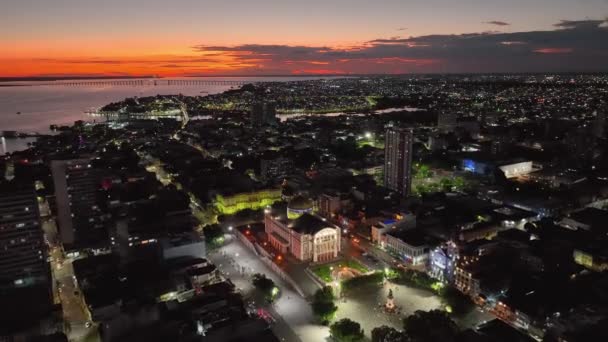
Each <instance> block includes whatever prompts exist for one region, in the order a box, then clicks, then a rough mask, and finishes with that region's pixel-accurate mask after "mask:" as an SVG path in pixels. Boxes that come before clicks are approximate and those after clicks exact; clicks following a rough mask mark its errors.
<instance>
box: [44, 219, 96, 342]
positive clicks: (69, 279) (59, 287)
mask: <svg viewBox="0 0 608 342" xmlns="http://www.w3.org/2000/svg"><path fill="white" fill-rule="evenodd" d="M42 229H43V231H44V234H45V240H46V241H47V243H48V244H49V258H50V260H51V262H50V266H51V273H52V277H53V295H54V299H55V302H57V303H59V302H60V303H61V306H62V309H63V317H64V320H65V322H66V324H65V327H66V328H65V330H66V331H65V332H66V335H67V336H68V339H69V340H70V341H79V342H80V341H86V342H95V341H99V340H100V339H99V334H98V332H97V327H96V326H95V325H90V323H89V317H88V315H87V313H86V311H85V309H84V303H83V302H82V297H81V296H79V293H80V290H79V288H78V286H77V285H76V284H75V280H74V279H75V278H74V269H73V267H72V262H71V260H70V259H65V258H64V256H63V250H62V249H61V244H60V243H59V242H58V236H57V225H56V223H55V220H54V219H52V218H46V219H44V220H43V222H42ZM88 323H89V324H88Z"/></svg>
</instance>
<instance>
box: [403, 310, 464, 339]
mask: <svg viewBox="0 0 608 342" xmlns="http://www.w3.org/2000/svg"><path fill="white" fill-rule="evenodd" d="M403 328H404V329H405V333H406V334H407V335H408V336H409V337H410V338H411V339H412V340H414V341H416V342H435V341H442V342H453V341H455V340H456V336H457V335H458V332H459V331H458V326H457V325H456V323H455V322H454V321H452V320H451V319H450V317H449V316H448V314H447V313H446V312H445V311H442V310H431V311H421V310H418V311H416V312H415V313H414V314H413V315H410V316H408V317H406V318H405V319H404V320H403Z"/></svg>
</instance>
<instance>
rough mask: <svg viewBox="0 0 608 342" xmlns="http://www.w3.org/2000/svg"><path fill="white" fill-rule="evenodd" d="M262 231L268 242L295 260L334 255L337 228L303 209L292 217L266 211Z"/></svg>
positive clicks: (320, 259)
mask: <svg viewBox="0 0 608 342" xmlns="http://www.w3.org/2000/svg"><path fill="white" fill-rule="evenodd" d="M264 224H265V231H266V234H267V235H268V241H269V242H270V244H271V245H272V246H273V247H274V248H276V249H277V250H279V251H281V252H282V253H290V254H291V255H293V256H294V257H296V258H297V259H298V260H302V261H312V262H325V261H330V260H333V259H335V258H337V257H338V253H339V252H340V229H339V228H338V227H336V226H334V225H332V224H330V223H328V222H326V221H325V220H324V219H322V218H320V217H318V216H314V215H311V214H309V213H305V214H303V215H301V216H299V217H298V218H296V219H295V220H290V219H285V218H282V217H279V216H272V214H267V215H266V217H265V219H264Z"/></svg>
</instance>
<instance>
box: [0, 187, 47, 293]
mask: <svg viewBox="0 0 608 342" xmlns="http://www.w3.org/2000/svg"><path fill="white" fill-rule="evenodd" d="M49 278H50V273H49V266H48V263H47V261H46V247H45V244H44V238H43V232H42V228H41V224H40V214H39V211H38V201H37V198H36V192H35V190H34V185H33V184H22V183H17V182H4V181H3V182H0V288H1V287H4V288H6V287H9V288H11V287H15V288H19V287H28V286H33V285H38V284H45V283H47V282H48V281H49Z"/></svg>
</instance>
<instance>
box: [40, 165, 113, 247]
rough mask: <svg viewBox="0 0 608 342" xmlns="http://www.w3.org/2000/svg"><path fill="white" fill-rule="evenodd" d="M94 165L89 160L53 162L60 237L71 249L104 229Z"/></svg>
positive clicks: (97, 178) (52, 170)
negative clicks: (100, 219)
mask: <svg viewBox="0 0 608 342" xmlns="http://www.w3.org/2000/svg"><path fill="white" fill-rule="evenodd" d="M90 163H91V161H90V160H89V159H72V160H53V161H51V172H52V175H53V183H54V184H55V200H56V202H57V220H58V225H59V235H60V237H61V241H62V242H63V244H64V247H66V248H67V249H70V248H69V247H70V246H72V245H74V244H77V243H78V242H82V241H84V240H86V239H88V238H89V237H90V236H91V234H90V233H91V232H92V231H93V230H95V229H96V228H103V227H102V226H101V224H100V222H98V221H99V215H98V212H99V209H98V208H97V205H96V191H97V184H98V181H99V177H98V173H97V172H96V170H95V169H93V168H92V167H91V164H90ZM66 245H67V246H66Z"/></svg>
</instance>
